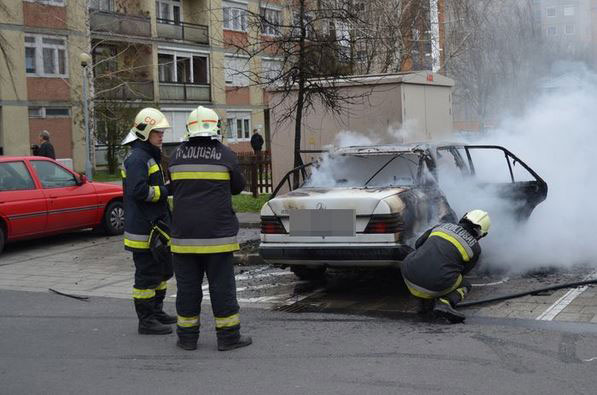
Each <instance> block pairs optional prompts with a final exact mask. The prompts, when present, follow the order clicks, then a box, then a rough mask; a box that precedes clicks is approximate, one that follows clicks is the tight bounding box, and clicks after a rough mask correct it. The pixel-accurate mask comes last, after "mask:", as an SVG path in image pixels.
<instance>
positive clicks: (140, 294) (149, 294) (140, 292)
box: [133, 288, 155, 299]
mask: <svg viewBox="0 0 597 395" xmlns="http://www.w3.org/2000/svg"><path fill="white" fill-rule="evenodd" d="M154 296H155V289H138V288H133V298H135V299H151V298H153V297H154Z"/></svg>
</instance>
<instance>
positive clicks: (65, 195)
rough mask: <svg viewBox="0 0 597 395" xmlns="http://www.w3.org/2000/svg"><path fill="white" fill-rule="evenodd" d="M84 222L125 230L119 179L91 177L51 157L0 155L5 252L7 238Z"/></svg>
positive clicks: (0, 243) (0, 230) (0, 228)
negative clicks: (103, 180) (95, 179)
mask: <svg viewBox="0 0 597 395" xmlns="http://www.w3.org/2000/svg"><path fill="white" fill-rule="evenodd" d="M84 228H100V229H103V230H104V231H105V232H106V233H107V234H109V235H116V234H121V233H122V232H123V230H124V209H123V205H122V187H121V186H120V185H114V184H108V183H101V182H89V181H88V180H87V178H86V177H85V176H84V175H79V174H77V173H75V172H73V171H71V170H70V169H68V168H66V167H64V166H63V165H62V164H60V163H58V162H56V161H55V160H53V159H49V158H44V157H38V156H0V252H1V251H2V249H3V247H4V244H5V243H6V242H11V241H14V240H21V239H29V238H34V237H40V236H47V235H51V234H56V233H63V232H68V231H72V230H76V229H84Z"/></svg>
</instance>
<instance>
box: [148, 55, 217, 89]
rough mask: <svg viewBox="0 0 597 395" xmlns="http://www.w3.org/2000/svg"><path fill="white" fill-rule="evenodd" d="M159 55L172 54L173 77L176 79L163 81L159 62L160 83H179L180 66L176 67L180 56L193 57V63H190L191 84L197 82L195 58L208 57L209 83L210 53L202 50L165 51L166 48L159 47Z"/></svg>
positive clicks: (208, 79)
mask: <svg viewBox="0 0 597 395" xmlns="http://www.w3.org/2000/svg"><path fill="white" fill-rule="evenodd" d="M159 55H170V56H173V59H174V63H173V64H172V66H173V72H174V75H173V76H172V77H173V80H174V81H175V82H163V81H161V75H160V73H161V70H160V66H159V64H158V82H159V83H163V84H169V83H171V84H177V83H179V82H176V81H178V68H177V67H176V64H177V59H178V58H187V59H189V58H190V59H191V64H190V67H191V69H190V73H191V82H189V84H194V83H195V81H194V76H195V73H194V70H193V58H194V57H197V58H206V59H207V78H206V79H207V81H208V84H209V81H210V76H209V55H208V54H204V53H201V52H185V51H165V50H161V49H158V56H159Z"/></svg>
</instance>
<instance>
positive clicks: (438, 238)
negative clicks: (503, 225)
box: [400, 210, 491, 323]
mask: <svg viewBox="0 0 597 395" xmlns="http://www.w3.org/2000/svg"><path fill="white" fill-rule="evenodd" d="M490 227H491V220H490V218H489V214H487V212H485V211H483V210H472V211H469V212H468V213H466V214H465V215H464V216H463V217H462V219H461V220H460V221H459V222H458V224H451V223H443V224H439V225H437V226H434V227H433V228H431V229H429V230H428V231H427V232H425V233H424V234H423V235H422V236H421V237H420V238H419V239H418V240H417V242H416V243H415V247H416V249H415V250H414V251H413V252H411V253H410V254H409V255H408V256H407V257H406V258H405V259H404V261H403V262H402V265H401V267H400V268H401V271H402V276H403V277H404V282H405V283H406V285H407V287H408V289H409V291H410V293H411V294H413V295H414V296H416V297H418V298H421V299H423V300H426V301H430V302H432V308H433V312H434V314H435V315H436V316H437V317H439V318H443V319H446V320H447V321H449V322H450V323H458V322H463V321H464V319H465V316H464V314H462V313H460V312H459V311H456V310H455V309H454V307H455V306H456V305H457V304H458V303H460V302H461V301H462V300H463V299H464V296H465V295H466V294H467V293H468V292H470V290H471V287H472V286H471V284H470V283H469V282H468V281H467V280H465V279H464V278H463V275H465V274H466V273H468V272H469V271H470V270H471V269H472V268H473V267H474V266H475V263H476V262H477V260H478V259H479V256H480V254H481V247H480V245H479V240H480V239H481V238H483V237H485V236H486V235H487V232H489V228H490Z"/></svg>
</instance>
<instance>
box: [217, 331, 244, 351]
mask: <svg viewBox="0 0 597 395" xmlns="http://www.w3.org/2000/svg"><path fill="white" fill-rule="evenodd" d="M216 335H217V337H218V351H229V350H234V349H235V348H241V347H246V346H248V345H250V344H251V343H253V339H251V337H250V336H242V335H241V334H240V325H239V326H236V327H232V328H223V329H216Z"/></svg>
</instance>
